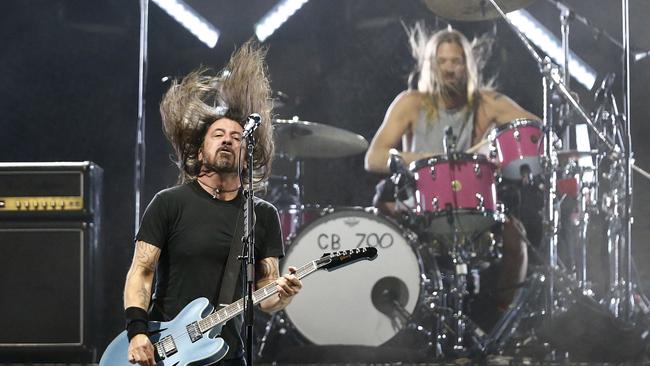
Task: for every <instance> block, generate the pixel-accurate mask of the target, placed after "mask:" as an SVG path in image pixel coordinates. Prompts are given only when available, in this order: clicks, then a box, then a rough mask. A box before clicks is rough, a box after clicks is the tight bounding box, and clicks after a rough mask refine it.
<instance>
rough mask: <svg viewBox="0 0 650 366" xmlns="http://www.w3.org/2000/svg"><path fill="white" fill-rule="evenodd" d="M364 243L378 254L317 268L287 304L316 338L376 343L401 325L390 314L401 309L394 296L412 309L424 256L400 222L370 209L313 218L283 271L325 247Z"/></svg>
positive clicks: (312, 338)
mask: <svg viewBox="0 0 650 366" xmlns="http://www.w3.org/2000/svg"><path fill="white" fill-rule="evenodd" d="M365 246H372V247H375V248H377V250H378V256H377V258H375V260H373V261H361V262H358V263H353V264H351V265H349V266H346V267H343V268H340V269H336V270H334V271H332V272H327V271H317V272H315V273H313V274H312V275H310V276H309V277H307V278H305V279H304V280H303V288H302V290H301V292H300V293H299V294H298V295H297V296H296V297H295V298H294V299H293V301H292V303H291V304H290V305H289V306H288V307H287V308H286V309H285V312H286V314H287V316H288V318H289V319H290V320H291V322H292V323H293V325H294V326H295V327H296V329H297V330H298V331H299V332H300V333H301V334H302V335H304V336H305V337H306V338H307V339H308V340H310V341H311V342H313V343H314V344H318V345H334V344H344V345H366V346H378V345H381V344H383V343H385V342H386V341H388V340H389V339H391V338H392V337H393V336H394V335H395V334H396V333H397V332H398V331H399V330H400V328H401V326H403V322H402V323H400V322H399V321H396V319H395V317H394V316H390V315H387V314H392V313H394V311H395V310H397V309H396V307H395V305H391V304H393V301H392V300H395V299H397V298H399V299H398V300H396V301H397V302H399V303H400V304H401V306H402V307H403V309H405V310H406V311H407V312H408V314H412V313H413V311H414V309H415V306H416V304H417V302H418V298H419V296H420V283H421V282H420V278H421V273H422V269H421V268H422V264H421V261H420V260H419V259H418V257H417V256H416V254H415V253H414V251H413V250H412V248H411V246H410V245H409V243H408V241H407V240H406V239H405V238H404V236H403V235H402V230H401V229H399V227H398V226H396V225H395V224H393V223H392V222H391V221H389V220H387V219H385V218H382V217H379V216H377V215H374V214H371V213H366V212H363V211H355V210H346V211H339V212H334V213H332V214H328V215H325V216H323V217H321V218H319V219H317V220H315V221H313V222H312V223H311V224H309V225H308V226H307V227H305V228H304V229H303V230H302V232H301V233H300V234H298V236H297V237H296V239H295V240H294V241H293V242H292V243H291V246H290V248H289V252H288V253H287V256H286V257H285V259H284V260H283V262H282V273H287V272H288V267H289V266H290V265H291V266H301V265H303V264H304V263H307V262H309V261H312V260H314V259H317V258H319V257H320V256H321V255H322V254H323V253H325V252H335V251H338V250H345V249H354V248H358V247H365ZM373 290H374V296H375V300H374V302H373V298H372V297H373ZM380 309H383V312H382V311H380Z"/></svg>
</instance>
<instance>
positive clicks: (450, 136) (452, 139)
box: [442, 126, 456, 154]
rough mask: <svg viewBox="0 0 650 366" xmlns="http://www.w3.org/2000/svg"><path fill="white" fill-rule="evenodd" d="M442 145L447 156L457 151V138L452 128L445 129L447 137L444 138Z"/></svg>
mask: <svg viewBox="0 0 650 366" xmlns="http://www.w3.org/2000/svg"><path fill="white" fill-rule="evenodd" d="M442 145H443V149H444V152H445V154H450V153H453V152H454V151H455V150H456V136H454V129H453V128H451V126H447V127H446V128H445V137H443V138H442Z"/></svg>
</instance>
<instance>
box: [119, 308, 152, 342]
mask: <svg viewBox="0 0 650 366" xmlns="http://www.w3.org/2000/svg"><path fill="white" fill-rule="evenodd" d="M124 317H125V318H126V336H127V337H128V338H129V341H131V338H133V337H135V336H136V335H138V334H147V323H148V322H149V314H147V311H146V310H144V309H143V308H139V307H137V306H129V307H128V308H126V310H124Z"/></svg>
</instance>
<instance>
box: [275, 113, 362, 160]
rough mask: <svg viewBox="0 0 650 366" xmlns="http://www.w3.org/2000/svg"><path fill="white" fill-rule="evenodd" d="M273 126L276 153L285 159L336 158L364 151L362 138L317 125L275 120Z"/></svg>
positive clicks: (342, 130) (345, 131)
mask: <svg viewBox="0 0 650 366" xmlns="http://www.w3.org/2000/svg"><path fill="white" fill-rule="evenodd" d="M273 127H274V135H275V146H276V153H277V154H278V155H281V156H286V157H289V158H299V159H302V158H340V157H344V156H349V155H356V154H359V153H362V152H364V151H366V149H367V148H368V141H367V140H366V139H365V138H364V137H363V136H361V135H358V134H356V133H353V132H350V131H347V130H344V129H342V128H338V127H333V126H328V125H324V124H321V123H316V122H307V121H299V120H297V119H292V120H290V119H275V120H273Z"/></svg>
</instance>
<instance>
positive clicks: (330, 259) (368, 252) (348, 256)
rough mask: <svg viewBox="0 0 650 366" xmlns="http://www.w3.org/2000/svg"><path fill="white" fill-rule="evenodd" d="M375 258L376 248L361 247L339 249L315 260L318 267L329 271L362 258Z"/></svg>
mask: <svg viewBox="0 0 650 366" xmlns="http://www.w3.org/2000/svg"><path fill="white" fill-rule="evenodd" d="M375 258H377V248H373V247H363V248H356V249H348V250H341V251H338V252H334V253H325V254H323V256H322V257H320V258H319V259H317V260H316V265H317V266H318V268H323V269H326V270H328V271H331V270H334V269H337V268H341V267H343V266H346V265H348V264H352V263H354V262H357V261H360V260H362V259H367V260H373V259H375Z"/></svg>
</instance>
